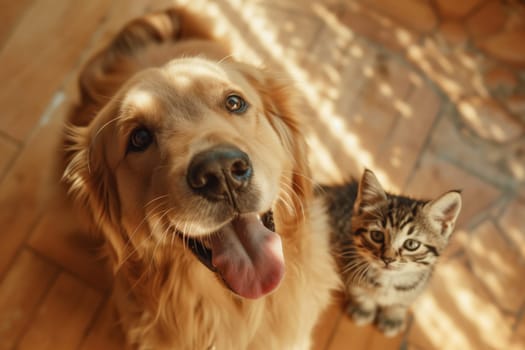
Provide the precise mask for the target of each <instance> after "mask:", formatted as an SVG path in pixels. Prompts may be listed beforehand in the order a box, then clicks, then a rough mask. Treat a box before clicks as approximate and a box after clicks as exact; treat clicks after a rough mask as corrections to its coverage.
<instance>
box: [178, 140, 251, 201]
mask: <svg viewBox="0 0 525 350" xmlns="http://www.w3.org/2000/svg"><path fill="white" fill-rule="evenodd" d="M252 173H253V170H252V165H251V162H250V158H249V157H248V155H247V154H246V153H244V152H243V151H241V150H240V149H238V148H236V147H233V146H228V145H223V146H217V147H214V148H212V149H209V150H206V151H204V152H201V153H198V154H197V155H195V156H194V157H193V159H192V161H191V162H190V166H189V167H188V173H187V176H186V179H187V181H188V185H189V186H190V188H192V189H193V190H194V191H195V192H197V193H199V194H200V195H202V196H204V197H206V198H208V199H212V200H222V199H227V198H228V199H230V200H234V198H232V197H235V196H236V195H237V191H239V190H240V189H242V188H244V187H246V186H247V184H248V182H249V180H250V178H251V177H252Z"/></svg>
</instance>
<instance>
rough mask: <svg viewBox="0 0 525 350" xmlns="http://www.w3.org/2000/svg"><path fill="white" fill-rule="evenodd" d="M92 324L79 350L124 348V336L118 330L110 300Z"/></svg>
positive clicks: (118, 349)
mask: <svg viewBox="0 0 525 350" xmlns="http://www.w3.org/2000/svg"><path fill="white" fill-rule="evenodd" d="M93 324H94V326H93V328H92V329H91V330H90V332H89V333H88V335H87V337H86V339H85V340H84V341H83V342H82V345H81V346H80V350H92V349H103V350H121V349H123V348H124V335H123V334H122V331H121V330H120V328H119V323H118V318H117V315H116V312H115V310H114V308H113V305H112V303H111V301H110V300H107V301H106V303H105V304H104V307H103V309H102V311H101V313H100V314H99V315H98V317H97V318H96V319H95V321H94V323H93Z"/></svg>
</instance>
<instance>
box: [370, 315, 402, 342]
mask: <svg viewBox="0 0 525 350" xmlns="http://www.w3.org/2000/svg"><path fill="white" fill-rule="evenodd" d="M405 327H406V322H405V318H390V317H386V316H385V315H381V314H379V316H378V318H377V328H379V330H380V331H381V332H382V333H383V334H384V335H385V336H386V337H395V336H396V335H398V334H399V333H401V332H402V331H404V330H405Z"/></svg>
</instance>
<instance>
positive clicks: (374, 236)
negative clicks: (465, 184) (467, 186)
mask: <svg viewBox="0 0 525 350" xmlns="http://www.w3.org/2000/svg"><path fill="white" fill-rule="evenodd" d="M318 195H319V196H322V197H323V198H324V199H325V201H326V206H327V208H328V212H329V214H330V219H331V227H332V230H333V236H332V242H333V246H334V250H335V251H336V255H337V258H338V264H339V268H340V272H341V274H342V278H343V281H344V284H345V292H346V295H347V297H348V302H349V303H348V313H349V314H350V316H351V317H352V318H353V319H354V320H355V321H356V323H358V324H368V323H371V322H373V321H375V322H376V324H377V326H378V327H379V329H380V330H382V331H383V332H384V333H385V334H386V335H389V336H393V335H396V334H397V333H399V332H400V331H402V330H403V329H404V326H405V323H406V322H405V320H406V313H407V309H408V307H409V306H410V304H411V303H412V302H413V301H414V299H415V298H416V297H417V296H418V295H419V294H420V293H421V292H422V291H423V290H424V287H425V286H426V284H427V282H428V280H429V278H430V275H431V272H432V269H433V267H434V265H435V263H436V261H437V259H438V257H439V255H440V254H441V252H442V251H443V250H444V249H445V247H446V245H447V243H448V240H449V237H450V235H451V233H452V231H453V228H454V224H455V222H456V219H457V216H458V214H459V211H460V210H461V196H460V194H459V192H458V191H450V192H447V193H445V194H443V195H442V196H440V197H438V198H437V199H435V200H433V201H424V200H417V199H411V198H408V197H404V196H398V195H392V194H389V193H386V192H385V191H384V190H383V188H382V187H381V185H380V184H379V182H378V180H377V178H376V177H375V175H374V173H373V172H372V171H370V170H365V172H364V174H363V176H362V178H361V181H360V182H359V183H358V182H357V181H350V182H348V183H345V184H343V185H335V186H325V187H323V188H322V191H319V192H318Z"/></svg>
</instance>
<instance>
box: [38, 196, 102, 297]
mask: <svg viewBox="0 0 525 350" xmlns="http://www.w3.org/2000/svg"><path fill="white" fill-rule="evenodd" d="M81 222H82V220H81V218H78V217H77V216H76V215H75V212H74V211H73V210H71V203H70V202H69V201H68V200H66V199H65V193H62V192H61V191H60V192H58V193H57V195H56V196H54V197H53V198H52V199H51V201H50V203H49V204H48V205H47V206H46V209H45V211H44V213H43V215H42V217H41V219H40V220H39V222H38V224H37V226H36V228H35V230H34V231H33V233H32V234H31V237H30V238H29V240H28V244H29V245H30V246H31V247H32V248H33V249H35V250H36V251H38V252H40V253H41V254H43V255H45V256H46V257H48V258H49V259H51V260H53V261H54V262H56V263H57V264H59V265H60V266H61V267H62V268H64V269H65V270H67V271H69V272H71V273H73V274H74V275H76V276H78V277H79V278H80V279H82V280H83V281H85V282H86V283H88V284H89V285H90V286H91V287H93V288H95V289H97V290H99V291H101V292H105V291H107V290H109V288H110V286H111V271H110V269H109V267H107V266H106V265H105V260H104V259H103V254H102V251H101V247H102V241H101V240H97V239H95V238H94V237H93V236H92V235H90V232H88V228H87V227H85V226H84V225H82V224H80V223H81ZM83 226H84V227H83Z"/></svg>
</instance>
